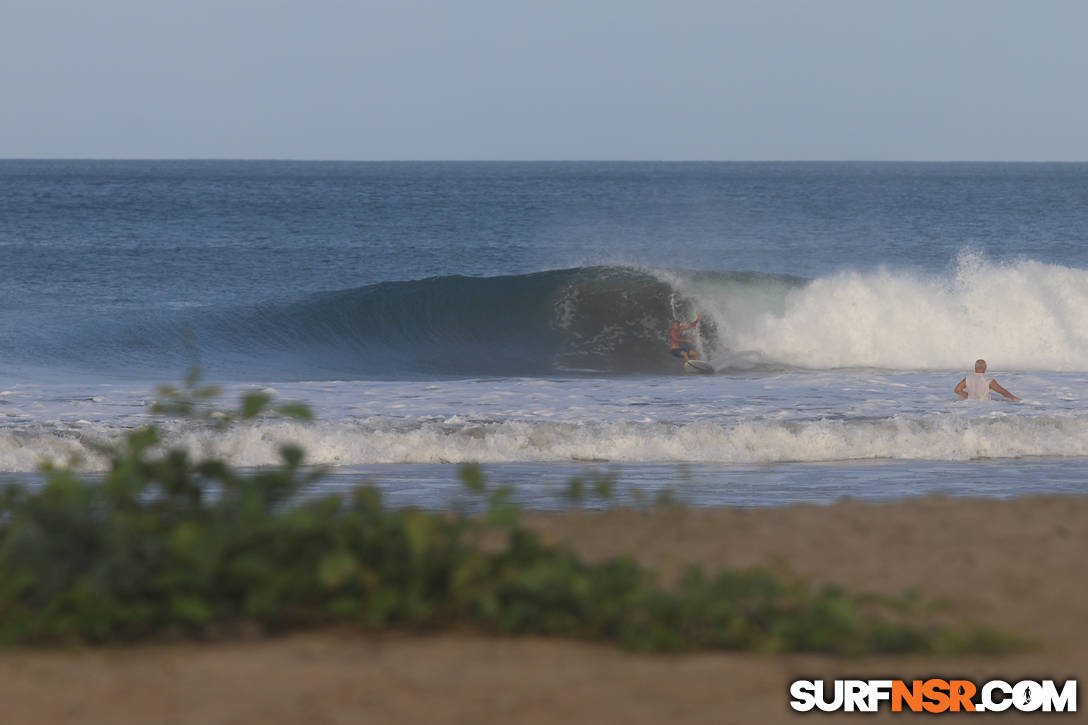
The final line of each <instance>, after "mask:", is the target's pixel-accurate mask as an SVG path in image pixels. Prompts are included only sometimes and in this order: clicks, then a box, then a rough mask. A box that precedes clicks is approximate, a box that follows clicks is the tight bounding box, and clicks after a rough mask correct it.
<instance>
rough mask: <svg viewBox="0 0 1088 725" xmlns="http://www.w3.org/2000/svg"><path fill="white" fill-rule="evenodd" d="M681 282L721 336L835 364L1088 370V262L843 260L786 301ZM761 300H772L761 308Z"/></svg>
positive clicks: (736, 345) (769, 354)
mask: <svg viewBox="0 0 1088 725" xmlns="http://www.w3.org/2000/svg"><path fill="white" fill-rule="evenodd" d="M677 284H679V285H680V287H681V291H687V292H689V293H690V294H691V296H692V297H693V298H694V299H695V301H696V304H697V306H698V307H699V309H700V310H701V311H703V312H704V314H709V315H710V316H711V317H713V318H714V319H715V320H716V321H718V322H719V328H720V332H721V333H722V336H723V339H722V342H723V347H724V348H726V349H728V350H744V351H755V352H758V353H759V354H761V355H762V356H764V357H765V358H767V359H770V360H774V361H777V362H781V363H785V364H788V365H793V366H798V367H805V368H812V369H831V368H844V367H846V368H849V367H874V368H887V369H897V370H947V369H961V368H963V367H965V366H966V365H968V364H969V363H970V362H972V361H974V360H975V359H976V358H980V357H981V358H986V359H987V360H989V361H990V363H991V366H994V365H997V366H1000V367H1001V368H1003V369H1018V370H1046V371H1083V370H1088V325H1085V324H1084V320H1086V319H1088V270H1083V269H1075V268H1071V267H1063V266H1060V265H1054V264H1044V263H1041V262H1035V261H1019V262H1014V263H995V262H990V261H987V260H985V259H984V258H982V257H981V256H979V255H978V254H974V253H971V252H964V253H962V254H960V255H959V258H958V260H957V262H956V265H955V267H954V269H953V270H952V271H951V272H950V273H949V274H947V275H939V276H927V275H923V274H916V273H909V272H904V271H901V270H888V269H882V270H878V271H873V272H841V273H838V274H834V275H831V276H828V277H822V278H819V279H816V280H814V281H813V282H812V283H811V284H808V285H806V286H803V287H800V288H797V289H794V290H792V291H790V292H789V293H788V294H787V295H786V297H785V306H784V308H783V309H782V310H771V311H767V306H768V305H769V304H770V303H769V302H767V301H766V300H760V301H758V302H759V304H755V303H754V302H752V301H751V300H749V302H750V303H751V304H749V305H748V307H747V308H744V307H743V305H742V302H741V301H738V299H737V297H736V295H735V294H731V293H730V291H729V290H727V289H722V290H719V291H717V292H716V291H715V290H713V289H707V288H706V287H700V288H694V289H692V290H684V289H683V284H684V283H683V282H682V281H680V282H677ZM760 307H762V311H757V310H758V308H760Z"/></svg>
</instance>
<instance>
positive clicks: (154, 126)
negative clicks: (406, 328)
mask: <svg viewBox="0 0 1088 725" xmlns="http://www.w3.org/2000/svg"><path fill="white" fill-rule="evenodd" d="M1086 34H1088V2H1081V1H1080V0H1047V1H1046V2H1028V1H1027V0H1024V1H1022V2H1007V1H1003V0H939V1H930V0H898V1H897V2H886V1H883V0H823V1H816V0H812V1H806V0H753V1H751V2H732V1H730V0H717V1H713V0H707V1H705V2H694V1H689V0H667V1H666V0H660V1H659V2H639V1H638V0H580V1H575V2H567V1H566V0H542V1H537V0H529V1H525V2H519V1H518V0H505V1H499V0H496V1H489V0H449V1H448V2H424V1H422V0H401V1H399V2H372V1H369V0H357V1H356V2H348V1H347V0H342V1H341V0H268V1H267V2H257V1H256V0H250V1H248V2H245V1H239V0H177V1H175V2H161V1H159V0H96V1H95V2H85V1H82V0H81V1H80V2H72V1H70V0H69V1H63V0H0V68H2V70H0V157H21V158H34V157H48V158H55V157H71V158H86V157H94V158H179V157H180V158H293V159H706V160H749V159H785V160H795V159H796V160H808V159H829V160H840V159H878V160H880V159H902V160H1054V161H1085V160H1088V92H1086V90H1088V80H1086V79H1088V41H1086V40H1085V38H1086Z"/></svg>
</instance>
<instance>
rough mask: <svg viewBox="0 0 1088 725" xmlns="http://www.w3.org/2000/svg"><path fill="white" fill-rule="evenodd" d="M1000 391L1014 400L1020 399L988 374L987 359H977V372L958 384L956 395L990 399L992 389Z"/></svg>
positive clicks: (969, 398) (972, 398)
mask: <svg viewBox="0 0 1088 725" xmlns="http://www.w3.org/2000/svg"><path fill="white" fill-rule="evenodd" d="M991 390H993V391H994V392H995V393H1000V394H1001V395H1004V396H1005V397H1006V398H1008V399H1009V400H1012V401H1018V400H1020V398H1017V397H1016V396H1015V395H1013V394H1012V393H1010V392H1009V391H1008V390H1005V389H1004V388H1003V387H1001V386H1000V385H998V383H997V381H996V380H994V379H993V378H990V377H987V376H986V361H985V360H982V359H978V360H975V372H974V373H972V374H970V375H968V376H967V377H965V378H964V379H963V380H961V381H959V383H957V384H956V395H958V396H960V397H961V398H966V399H967V400H989V399H990V391H991Z"/></svg>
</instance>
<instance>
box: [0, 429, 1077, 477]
mask: <svg viewBox="0 0 1088 725" xmlns="http://www.w3.org/2000/svg"><path fill="white" fill-rule="evenodd" d="M120 434H121V431H113V432H112V435H110V434H108V433H107V432H106V431H98V435H95V436H86V435H84V436H78V437H69V436H66V435H64V434H63V433H62V432H58V431H53V432H42V433H38V434H22V435H18V436H13V435H11V434H10V433H0V469H3V470H7V471H25V470H33V469H34V468H35V467H36V466H37V465H38V464H39V463H40V462H41V461H42V460H53V461H56V462H58V463H64V462H67V461H69V460H71V459H81V461H82V463H81V465H80V467H81V468H85V469H88V470H98V469H101V467H102V466H103V465H104V461H103V460H102V459H101V458H100V457H98V456H97V455H96V454H94V453H93V452H92V450H91V449H90V448H89V447H88V445H87V441H89V440H91V439H103V438H105V439H108V438H111V437H113V438H115V437H117V436H119V435H120ZM167 442H168V444H169V445H177V446H182V447H185V448H187V449H188V450H189V451H190V452H192V453H193V454H199V455H212V456H221V457H225V458H228V459H229V460H230V461H232V462H233V463H234V464H236V465H239V466H263V465H271V464H274V463H277V462H278V461H279V453H278V451H279V449H280V446H282V445H284V444H286V443H298V444H300V445H301V446H302V447H303V448H304V449H305V450H306V452H307V461H308V462H309V463H314V464H325V465H332V466H350V465H367V464H382V463H467V462H481V463H509V462H517V461H544V462H565V461H578V460H607V461H613V462H622V463H663V462H693V463H718V464H750V463H774V462H814V461H844V460H864V459H913V460H970V459H977V458H1015V457H1023V456H1065V457H1068V456H1088V418H1085V417H1023V416H1016V415H1002V416H999V417H992V416H989V415H981V416H970V415H927V416H900V417H890V418H886V419H877V420H846V421H844V420H827V419H823V420H813V421H780V420H773V421H745V422H740V423H734V424H719V423H715V422H712V421H707V420H702V421H697V422H694V423H690V424H685V425H677V424H671V423H660V422H657V423H642V422H611V423H599V424H578V423H556V422H526V421H498V422H493V423H488V424H483V425H473V424H456V425H450V424H448V423H437V422H420V423H416V424H414V425H408V424H405V423H404V422H403V421H399V420H392V419H371V420H364V421H358V422H352V423H346V422H341V423H319V424H303V423H297V422H289V421H274V422H273V421H266V422H261V423H257V424H251V425H238V426H235V427H233V428H231V429H230V430H228V431H226V432H221V431H216V430H210V429H207V428H184V427H182V428H176V429H174V430H171V431H170V432H169V433H168V435H167Z"/></svg>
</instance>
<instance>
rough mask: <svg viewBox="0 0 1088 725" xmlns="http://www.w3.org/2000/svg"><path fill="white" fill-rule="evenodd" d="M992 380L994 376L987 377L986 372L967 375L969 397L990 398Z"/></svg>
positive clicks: (970, 398)
mask: <svg viewBox="0 0 1088 725" xmlns="http://www.w3.org/2000/svg"><path fill="white" fill-rule="evenodd" d="M991 380H993V378H991V377H987V376H986V375H985V374H984V373H969V374H968V375H967V399H968V400H989V399H990V381H991Z"/></svg>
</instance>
